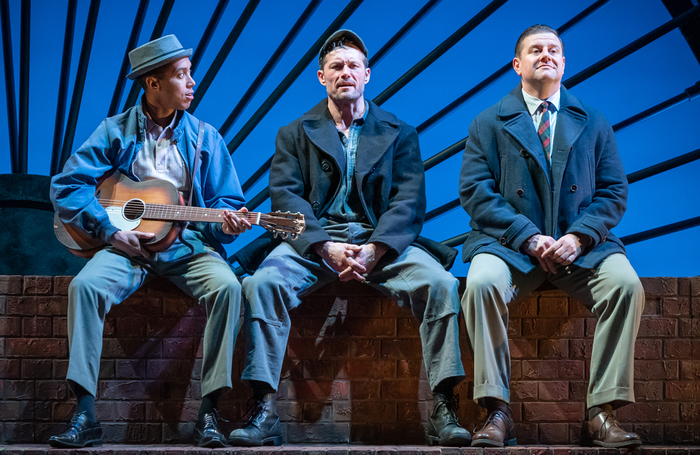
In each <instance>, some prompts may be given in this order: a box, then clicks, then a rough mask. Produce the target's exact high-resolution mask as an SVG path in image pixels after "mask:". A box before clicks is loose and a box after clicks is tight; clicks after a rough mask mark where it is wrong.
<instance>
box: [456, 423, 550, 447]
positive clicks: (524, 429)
mask: <svg viewBox="0 0 700 455" xmlns="http://www.w3.org/2000/svg"><path fill="white" fill-rule="evenodd" d="M515 436H516V438H517V440H518V444H519V445H532V444H537V442H538V441H537V424H536V423H528V424H526V423H516V424H515ZM510 450H511V449H510V448H509V451H508V452H506V453H508V454H509V453H510ZM536 450H540V451H539V453H538V454H537V455H549V449H547V450H546V452H547V453H544V451H543V450H542V449H538V448H534V447H532V448H530V450H529V454H530V455H535V453H536V452H535V451H536ZM471 451H472V452H471V453H472V454H473V455H483V452H481V450H480V449H477V448H476V447H474V448H472V449H471ZM462 455H465V452H464V449H462Z"/></svg>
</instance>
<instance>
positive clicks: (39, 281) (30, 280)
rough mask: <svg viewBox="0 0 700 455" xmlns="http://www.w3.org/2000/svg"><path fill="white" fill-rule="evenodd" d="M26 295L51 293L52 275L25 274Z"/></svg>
mask: <svg viewBox="0 0 700 455" xmlns="http://www.w3.org/2000/svg"><path fill="white" fill-rule="evenodd" d="M23 285H24V286H23V287H24V291H23V293H24V295H51V294H52V285H53V279H52V278H51V277H50V276H25V277H24V283H23Z"/></svg>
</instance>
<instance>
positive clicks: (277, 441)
mask: <svg viewBox="0 0 700 455" xmlns="http://www.w3.org/2000/svg"><path fill="white" fill-rule="evenodd" d="M228 444H229V445H231V446H237V447H260V446H281V445H282V436H272V437H267V438H265V439H263V440H262V444H258V443H257V442H253V441H251V440H249V439H237V438H229V440H228Z"/></svg>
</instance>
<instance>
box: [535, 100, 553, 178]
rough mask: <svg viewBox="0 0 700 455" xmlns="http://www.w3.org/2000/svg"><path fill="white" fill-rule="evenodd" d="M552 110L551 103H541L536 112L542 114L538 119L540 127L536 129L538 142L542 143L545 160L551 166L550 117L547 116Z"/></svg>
mask: <svg viewBox="0 0 700 455" xmlns="http://www.w3.org/2000/svg"><path fill="white" fill-rule="evenodd" d="M552 108H554V106H553V105H552V103H550V102H549V101H543V102H542V104H540V105H539V107H538V108H537V110H538V111H539V112H542V118H541V119H540V126H539V128H537V134H538V135H539V136H540V141H541V142H542V148H543V149H544V156H545V158H546V159H547V164H549V165H550V166H551V165H552V156H551V152H550V150H551V147H550V140H551V136H552V128H551V127H550V125H549V122H550V118H551V115H550V114H549V112H550V109H552Z"/></svg>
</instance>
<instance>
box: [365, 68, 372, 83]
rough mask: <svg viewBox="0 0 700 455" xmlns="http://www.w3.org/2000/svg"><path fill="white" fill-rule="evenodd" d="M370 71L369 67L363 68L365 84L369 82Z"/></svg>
mask: <svg viewBox="0 0 700 455" xmlns="http://www.w3.org/2000/svg"><path fill="white" fill-rule="evenodd" d="M370 72H371V71H370V69H369V68H366V69H365V84H366V83H367V82H369V73H370Z"/></svg>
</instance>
